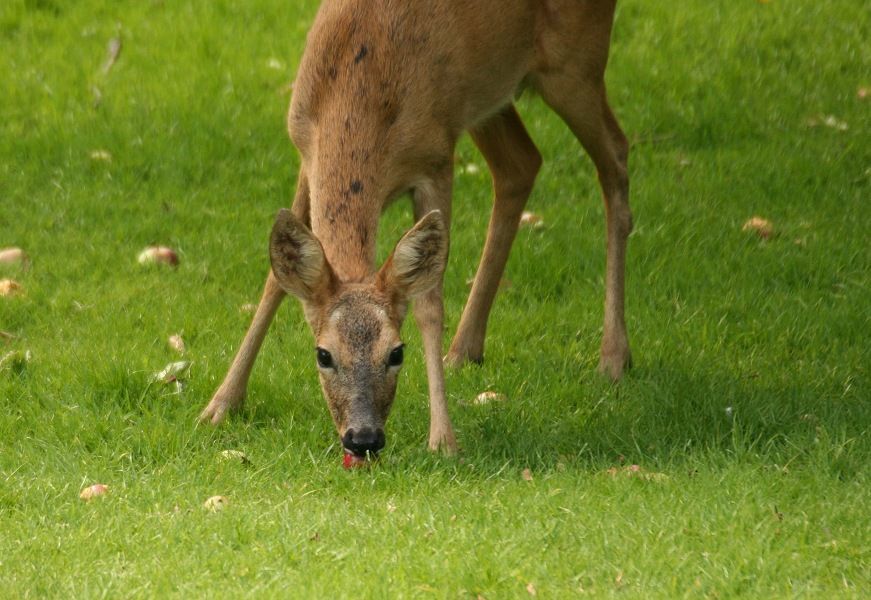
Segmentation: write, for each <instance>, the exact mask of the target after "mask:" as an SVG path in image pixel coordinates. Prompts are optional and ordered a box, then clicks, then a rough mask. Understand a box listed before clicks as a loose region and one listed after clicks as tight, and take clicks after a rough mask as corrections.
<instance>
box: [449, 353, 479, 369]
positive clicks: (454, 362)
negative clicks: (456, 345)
mask: <svg viewBox="0 0 871 600" xmlns="http://www.w3.org/2000/svg"><path fill="white" fill-rule="evenodd" d="M483 362H484V355H483V354H477V355H474V354H472V353H471V352H457V351H455V350H451V351H449V352H448V353H447V354H446V355H445V358H444V363H445V366H446V367H448V368H450V369H459V368H461V367H463V366H464V365H467V364H474V365H480V364H483Z"/></svg>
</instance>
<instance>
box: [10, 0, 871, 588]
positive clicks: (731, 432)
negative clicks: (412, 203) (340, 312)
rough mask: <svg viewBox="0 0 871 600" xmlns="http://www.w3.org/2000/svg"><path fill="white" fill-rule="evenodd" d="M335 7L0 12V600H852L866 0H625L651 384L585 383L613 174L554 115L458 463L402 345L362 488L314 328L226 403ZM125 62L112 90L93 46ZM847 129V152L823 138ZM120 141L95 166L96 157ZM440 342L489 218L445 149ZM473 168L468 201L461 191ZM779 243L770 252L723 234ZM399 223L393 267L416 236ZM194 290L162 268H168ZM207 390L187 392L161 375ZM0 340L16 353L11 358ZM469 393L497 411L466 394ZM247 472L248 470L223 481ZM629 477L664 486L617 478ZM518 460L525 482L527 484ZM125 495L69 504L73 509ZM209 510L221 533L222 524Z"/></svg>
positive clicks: (843, 137) (858, 583)
mask: <svg viewBox="0 0 871 600" xmlns="http://www.w3.org/2000/svg"><path fill="white" fill-rule="evenodd" d="M314 10H315V2H314V1H313V0H309V1H307V2H277V1H267V0H262V1H258V2H245V3H239V2H228V1H225V0H218V1H215V2H202V1H200V2H195V1H192V0H189V1H184V2H166V3H164V2H159V1H146V2H113V3H101V2H97V1H96V0H83V1H81V2H76V3H72V2H64V1H62V0H9V1H7V2H5V3H3V6H2V7H0V72H2V73H3V74H4V75H3V90H4V91H3V94H2V95H0V246H11V245H17V246H21V247H24V248H25V249H26V250H27V251H28V252H29V254H30V255H31V257H32V259H33V265H32V268H31V269H30V270H29V271H27V272H20V271H18V270H16V269H14V268H8V267H7V268H4V270H3V271H0V277H14V278H15V279H17V280H19V281H20V282H21V284H22V285H23V286H24V293H23V294H22V295H20V296H18V297H15V298H0V330H3V331H6V332H8V333H11V334H13V335H14V336H15V338H14V339H12V340H8V341H4V340H2V339H0V351H2V353H4V354H5V353H6V352H12V351H17V352H22V353H23V352H25V351H27V350H29V351H31V353H32V359H31V360H30V362H28V363H27V364H26V366H24V367H23V368H17V369H7V370H5V371H3V372H0V595H2V596H4V597H10V598H12V597H34V596H55V597H66V596H70V595H72V594H76V595H80V596H84V597H97V596H112V597H117V596H124V597H127V596H130V597H151V596H163V595H171V596H177V597H178V596H185V597H187V596H192V595H193V596H217V597H236V596H240V595H251V596H258V597H261V596H262V597H271V596H295V597H431V596H432V597H456V596H460V597H476V596H478V595H480V596H483V597H485V598H503V597H525V596H528V595H529V594H530V593H531V592H532V591H535V592H536V593H537V594H538V595H539V596H541V597H544V598H556V597H565V596H575V595H581V594H584V593H587V594H591V595H594V596H618V595H621V596H625V595H628V596H631V597H681V596H692V597H695V596H710V597H739V596H744V597H783V596H810V597H832V596H835V595H839V596H846V597H868V596H869V594H871V580H869V572H871V552H869V540H871V521H869V518H868V511H867V506H868V505H869V503H871V494H869V467H868V461H869V457H871V448H869V442H868V436H869V422H871V404H869V400H871V387H869V386H871V381H869V372H868V368H869V365H871V344H869V341H868V332H869V330H871V245H869V243H868V240H869V238H868V233H867V232H868V231H869V228H871V217H869V213H868V211H867V207H866V205H867V200H868V197H869V178H871V174H869V170H868V167H869V164H871V150H869V148H871V144H869V143H868V142H869V138H868V132H869V118H868V116H869V104H868V102H869V100H862V99H860V98H858V97H857V89H858V88H860V87H862V86H865V87H867V86H868V85H871V81H869V79H868V73H869V64H871V51H869V45H868V43H867V41H868V39H869V37H871V31H869V29H871V19H869V15H868V12H867V10H864V8H863V7H862V6H861V3H857V2H854V1H853V0H832V1H830V2H813V1H811V0H796V1H794V2H789V3H787V2H769V3H761V2H750V1H745V2H729V3H716V5H712V4H711V3H710V2H705V1H703V0H689V1H687V2H682V3H680V6H672V5H671V4H669V3H651V2H643V1H641V0H622V1H621V3H620V5H619V8H618V18H617V21H616V26H615V32H614V40H613V46H612V60H611V64H610V67H609V74H608V82H609V92H610V97H611V101H612V104H613V106H614V108H615V111H616V112H617V114H618V115H619V117H620V119H621V122H622V124H623V126H624V129H625V130H626V131H627V133H628V134H629V136H630V137H631V138H632V139H633V141H634V145H633V154H632V158H631V176H632V186H633V187H632V192H633V196H632V203H633V209H634V213H635V220H636V230H635V232H634V233H633V235H632V239H631V243H630V249H629V267H628V274H627V288H628V300H627V313H628V324H629V329H630V340H631V343H632V345H633V351H634V358H635V363H636V366H635V368H634V369H633V370H632V372H631V374H630V375H629V376H628V377H627V378H626V379H625V380H624V381H623V382H622V383H621V384H619V385H618V386H612V385H609V384H607V383H605V382H603V381H602V380H601V379H600V378H599V377H598V376H597V375H596V374H595V372H594V371H595V365H596V360H597V355H596V353H597V349H598V342H599V337H600V333H601V318H602V308H601V304H602V303H601V299H602V294H603V290H602V288H603V272H604V243H603V235H604V225H603V215H602V212H603V211H602V205H601V201H600V199H599V192H598V189H597V187H596V183H595V173H594V171H593V169H592V166H591V164H590V163H589V161H588V160H587V159H586V158H584V157H583V156H582V152H581V151H580V150H579V149H578V147H577V145H576V143H575V142H574V140H573V138H572V137H571V135H570V133H569V132H568V130H567V129H566V128H565V127H564V126H563V125H562V123H560V122H559V121H558V119H557V118H556V117H555V116H554V115H552V114H551V113H550V112H548V111H547V110H546V109H545V108H544V107H543V105H542V104H541V102H540V101H539V100H538V99H536V98H534V97H524V98H522V99H521V100H520V102H519V108H520V111H521V113H522V115H523V117H524V120H525V121H526V123H527V126H528V128H529V129H530V131H531V133H532V136H533V138H534V139H535V140H536V142H537V144H538V146H539V147H540V149H541V151H542V154H543V155H544V157H545V166H544V168H543V170H542V173H541V175H540V177H539V179H538V183H537V186H536V189H535V191H534V193H533V196H532V198H531V200H530V209H531V210H534V211H535V212H537V213H539V214H541V215H543V217H544V220H545V223H546V226H545V227H544V229H543V230H542V231H536V232H533V231H524V232H522V233H521V235H520V236H519V237H518V240H517V242H516V244H515V247H514V252H513V255H512V258H511V261H510V263H509V265H508V270H507V273H506V277H507V278H508V279H509V280H511V281H512V283H513V285H512V286H511V287H510V288H508V289H506V290H504V291H503V292H501V293H500V297H499V299H498V300H497V304H496V308H495V309H494V313H493V316H492V319H491V328H490V333H489V339H488V345H487V362H486V364H485V366H484V367H483V368H480V369H479V368H469V369H465V370H462V371H459V372H452V373H450V374H449V375H448V382H447V383H448V387H449V393H450V403H451V411H452V416H453V419H454V423H455V426H456V429H457V432H458V436H459V440H460V443H461V445H462V447H463V452H462V455H461V456H460V458H459V459H451V458H444V457H440V456H433V455H430V454H429V453H428V452H426V450H425V449H424V447H425V441H426V435H427V428H428V409H427V397H426V380H425V374H424V370H423V362H422V357H421V356H420V352H415V351H414V349H415V348H419V337H418V335H417V332H416V331H415V328H414V326H413V325H408V326H407V327H406V329H405V336H406V338H407V341H408V345H409V349H410V351H409V352H408V353H407V357H408V358H407V361H406V367H405V369H404V371H403V375H402V377H401V383H400V390H399V396H398V401H397V404H396V407H395V408H394V412H393V415H392V416H391V419H390V422H389V431H388V435H389V445H388V448H387V450H386V451H385V453H384V456H383V459H382V460H381V462H380V464H379V465H377V466H376V467H375V468H373V469H371V470H367V471H362V472H344V471H343V470H342V469H341V468H340V465H339V462H340V452H339V449H338V446H337V444H336V439H335V434H334V432H333V430H332V424H331V422H330V420H329V417H328V414H327V411H326V410H325V408H324V406H323V400H322V399H321V393H320V390H319V388H318V385H317V381H316V374H315V373H316V370H315V365H314V359H313V357H312V356H311V343H312V341H311V334H310V333H309V332H308V330H307V328H306V326H305V325H304V323H303V319H302V314H301V311H300V309H299V307H298V305H297V304H296V303H295V302H288V303H286V304H285V306H284V307H283V308H282V309H281V311H280V312H279V315H278V317H277V319H276V322H275V324H274V326H273V328H272V331H271V333H270V336H269V337H268V338H267V341H266V343H265V345H264V348H263V351H262V354H261V357H260V359H259V361H258V364H257V367H256V368H255V371H254V375H253V377H252V381H251V386H250V391H249V399H248V403H247V405H246V408H245V409H244V411H243V412H242V413H241V415H239V416H238V417H235V418H233V419H232V420H230V422H228V423H227V424H226V425H224V426H222V427H220V428H217V429H213V428H209V427H196V426H195V425H194V417H195V416H196V414H197V412H198V411H199V409H200V408H201V407H202V405H203V404H204V403H205V402H206V400H207V399H208V398H209V396H210V394H211V392H212V391H213V390H214V389H215V387H216V385H217V384H218V383H219V382H220V379H221V378H222V377H223V375H224V373H225V370H226V368H227V366H228V364H229V361H230V359H231V357H232V355H233V353H234V352H235V350H236V348H237V345H238V343H239V341H240V340H241V337H242V335H243V333H244V330H245V328H246V326H247V324H248V320H249V316H247V315H245V314H242V313H240V311H239V307H240V305H242V304H244V303H248V302H253V301H256V299H257V296H258V294H259V290H260V286H261V284H262V279H263V275H264V273H265V271H266V269H267V256H266V239H267V233H268V231H269V228H270V225H271V222H272V218H273V216H274V214H275V212H276V210H277V208H278V207H281V206H286V205H288V204H289V202H290V199H291V198H292V195H293V190H294V184H295V172H296V167H297V164H298V158H297V156H296V153H295V151H294V149H293V148H292V146H291V144H290V142H289V140H288V139H287V136H286V133H285V130H284V115H285V111H286V108H287V104H288V101H289V93H290V92H289V88H288V87H287V84H288V82H289V81H291V80H292V77H293V72H294V68H295V65H296V64H297V63H298V60H299V57H300V54H301V52H302V48H303V44H304V39H305V32H306V30H307V28H308V26H309V24H310V22H311V19H312V17H313V14H314ZM118 35H120V37H121V39H122V40H123V48H122V52H121V55H120V57H119V59H118V61H117V63H116V64H115V66H114V67H113V68H112V69H111V71H110V72H109V73H103V72H102V71H101V65H102V64H103V61H104V60H105V55H106V45H107V42H108V40H109V39H110V38H112V37H114V36H118ZM828 115H833V116H835V117H836V118H837V119H838V120H839V121H842V122H844V123H846V124H847V125H848V128H847V130H846V131H841V130H839V129H837V128H832V127H828V126H826V125H817V126H810V125H809V119H810V120H816V121H821V120H823V119H824V118H825V117H826V116H828ZM98 150H102V151H105V152H108V153H109V154H110V155H111V160H110V161H104V160H95V159H94V158H92V157H91V154H92V152H94V151H98ZM457 162H458V172H457V179H456V189H455V204H454V205H455V213H456V215H457V216H458V219H457V222H456V224H455V226H454V237H453V244H452V255H451V260H450V265H449V269H448V273H447V275H446V307H447V314H448V318H449V325H450V328H451V330H452V329H453V328H454V327H455V326H456V324H457V321H458V319H459V315H460V311H461V309H462V304H463V302H464V300H465V296H466V294H467V287H466V284H465V281H466V280H467V279H468V278H469V277H471V276H472V274H473V273H474V269H475V266H476V260H477V257H478V256H479V253H480V249H481V246H482V243H483V239H482V237H483V232H484V231H485V226H486V221H487V218H488V215H489V207H490V204H491V199H490V197H491V189H490V185H489V180H488V179H489V178H488V176H487V174H486V170H485V169H484V168H483V161H482V159H481V158H480V156H479V155H478V154H477V152H476V151H475V150H474V148H473V146H472V145H471V144H470V143H469V141H468V140H466V139H464V140H463V141H462V143H461V144H460V146H459V147H458V149H457ZM469 163H474V164H476V165H479V166H480V167H482V169H481V171H480V172H479V173H478V174H470V173H469V172H467V171H466V170H465V169H460V168H459V167H460V166H463V165H467V164H469ZM755 214H759V215H762V216H764V217H766V218H768V219H770V220H771V221H772V222H773V223H774V226H775V229H776V235H775V236H774V237H773V238H772V239H770V240H767V241H765V240H760V239H759V238H758V237H756V236H754V235H752V234H748V233H746V232H742V231H741V225H742V223H743V222H744V221H745V220H746V219H748V218H749V217H751V216H752V215H755ZM410 222H411V216H410V209H409V207H408V206H404V205H395V206H394V207H391V209H390V210H389V211H388V213H387V214H386V215H385V217H384V220H383V225H382V230H381V233H380V239H379V244H380V248H379V252H380V256H384V255H385V254H386V252H387V251H388V250H389V248H390V247H391V246H392V245H393V243H395V241H396V239H398V236H399V235H400V234H401V232H402V231H403V230H404V229H405V228H407V227H408V226H409V225H410ZM155 242H157V243H163V244H168V245H171V246H173V247H175V248H177V249H178V250H179V253H180V255H181V259H182V261H181V266H180V267H179V268H178V270H176V271H173V270H165V269H143V268H141V267H140V266H139V265H138V264H137V263H136V260H135V258H136V254H137V252H138V251H139V250H140V249H141V248H142V247H144V246H145V245H147V244H149V243H155ZM178 332H180V333H181V334H182V335H183V336H184V338H185V339H186V341H187V343H188V347H189V350H188V355H187V359H189V360H191V361H192V368H191V373H190V378H189V381H188V387H187V388H185V390H184V391H183V392H182V393H175V389H174V388H171V387H165V386H160V385H152V384H150V383H149V378H150V376H151V374H152V373H154V372H156V371H158V370H160V369H161V368H162V367H163V366H164V365H165V364H166V363H167V362H169V361H172V360H176V356H177V355H176V354H175V353H174V352H173V351H172V350H170V349H169V348H168V347H167V344H166V338H167V337H168V336H169V335H170V334H173V333H178ZM3 346H5V347H3ZM484 389H494V390H498V391H500V392H503V393H505V394H506V395H507V396H508V398H509V400H508V401H507V402H505V403H503V404H499V405H490V406H469V405H468V403H467V401H468V400H470V399H471V398H473V397H474V396H475V395H476V394H477V393H478V392H480V391H482V390H484ZM225 449H238V450H242V451H244V452H245V453H246V454H247V455H248V456H249V457H250V458H251V461H252V463H253V464H252V465H250V466H244V465H241V464H237V463H234V462H227V461H222V460H220V452H221V451H223V450H225ZM633 464H637V465H640V467H641V469H643V471H642V473H644V474H659V473H661V474H663V475H664V477H660V476H656V477H649V478H645V477H639V476H627V475H625V474H623V472H622V471H620V472H619V474H618V475H617V476H612V475H610V474H609V472H608V470H609V469H614V468H616V469H621V468H623V467H624V466H626V465H633ZM524 469H530V471H531V473H532V481H527V480H525V479H524V477H522V471H523V470H524ZM94 482H102V483H107V484H109V485H110V488H111V492H110V494H109V495H108V496H107V497H106V498H101V499H99V500H97V501H92V502H90V503H84V502H82V501H80V500H79V499H78V493H79V490H80V489H81V488H82V487H84V486H86V485H89V484H91V483H94ZM215 494H222V495H225V496H227V497H228V498H229V506H228V508H227V509H226V510H224V511H222V512H220V513H218V514H212V513H209V512H207V511H205V510H204V509H203V508H202V504H203V501H204V500H205V499H206V498H208V497H209V496H212V495H215Z"/></svg>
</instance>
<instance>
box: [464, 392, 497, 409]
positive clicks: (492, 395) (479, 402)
mask: <svg viewBox="0 0 871 600" xmlns="http://www.w3.org/2000/svg"><path fill="white" fill-rule="evenodd" d="M506 400H508V397H507V396H506V395H505V394H501V393H499V392H490V391H487V392H481V393H480V394H478V395H477V396H475V399H474V400H472V402H465V401H461V402H460V403H461V404H464V405H466V406H469V405H474V406H484V405H485V404H491V403H493V402H505V401H506Z"/></svg>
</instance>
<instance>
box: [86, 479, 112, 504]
mask: <svg viewBox="0 0 871 600" xmlns="http://www.w3.org/2000/svg"><path fill="white" fill-rule="evenodd" d="M108 493H109V486H108V485H106V484H104V483H95V484H94V485H89V486H88V487H86V488H85V489H83V490H82V491H81V492H80V493H79V498H81V499H82V500H84V501H86V502H87V501H88V500H92V499H93V498H98V497H100V496H105V495H106V494H108Z"/></svg>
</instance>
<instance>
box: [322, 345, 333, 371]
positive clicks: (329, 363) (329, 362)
mask: <svg viewBox="0 0 871 600" xmlns="http://www.w3.org/2000/svg"><path fill="white" fill-rule="evenodd" d="M317 352H318V366H319V367H320V368H322V369H334V368H335V367H336V365H335V364H334V363H333V355H332V354H330V353H329V352H327V351H326V350H324V349H323V348H318V349H317Z"/></svg>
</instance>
